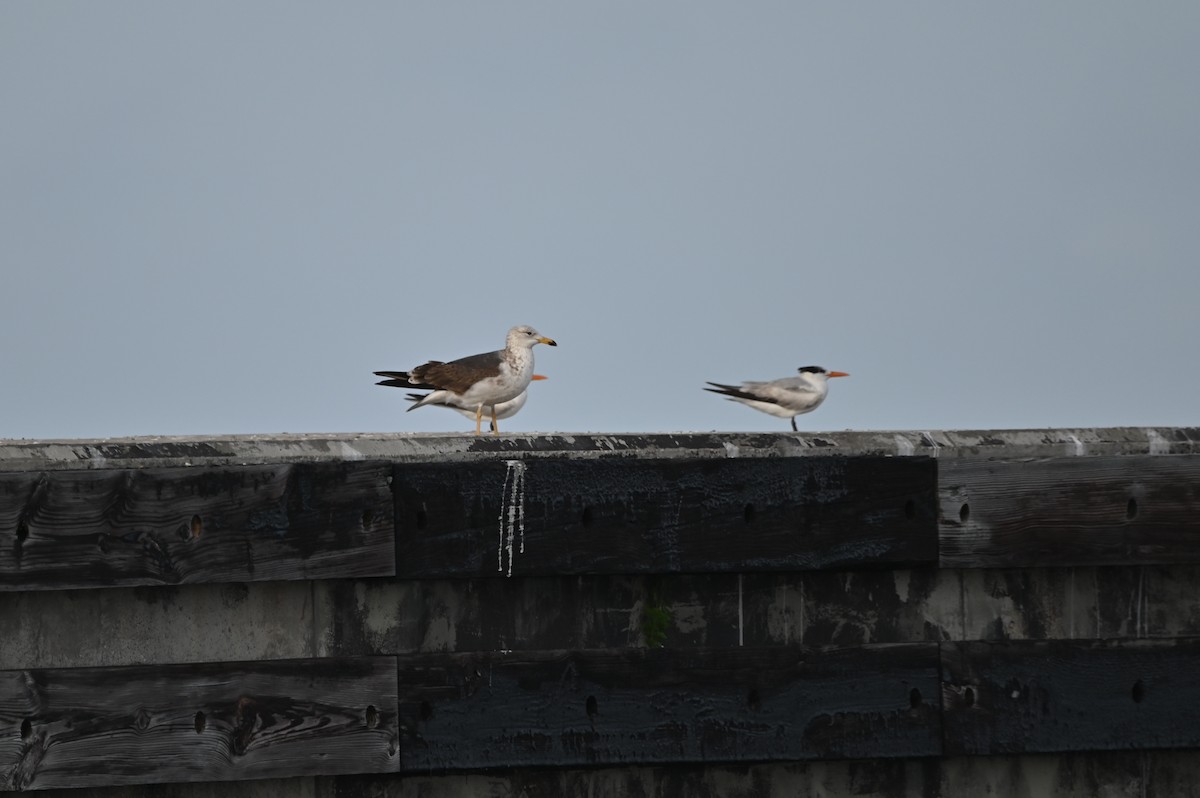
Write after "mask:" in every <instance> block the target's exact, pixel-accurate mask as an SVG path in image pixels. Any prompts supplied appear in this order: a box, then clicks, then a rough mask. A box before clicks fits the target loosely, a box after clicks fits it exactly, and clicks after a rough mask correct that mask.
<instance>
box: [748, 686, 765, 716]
mask: <svg viewBox="0 0 1200 798" xmlns="http://www.w3.org/2000/svg"><path fill="white" fill-rule="evenodd" d="M746 705H747V706H748V707H750V711H751V712H758V711H759V710H760V709H762V696H760V695H759V694H758V690H756V689H754V688H751V689H750V693H749V694H748V695H747V696H746Z"/></svg>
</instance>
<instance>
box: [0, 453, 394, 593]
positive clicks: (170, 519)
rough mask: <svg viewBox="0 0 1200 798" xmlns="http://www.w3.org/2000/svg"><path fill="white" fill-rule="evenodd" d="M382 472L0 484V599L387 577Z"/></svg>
mask: <svg viewBox="0 0 1200 798" xmlns="http://www.w3.org/2000/svg"><path fill="white" fill-rule="evenodd" d="M390 476H391V466H390V465H388V464H383V463H367V462H340V463H336V462H335V463H324V464H317V463H296V464H277V465H257V466H241V467H228V468H203V469H201V468H163V469H145V470H135V469H122V470H111V471H105V470H93V471H55V472H43V473H18V474H12V473H10V474H0V590H55V589H65V588H78V587H99V586H113V585H151V584H177V583H181V582H233V581H239V582H244V581H261V580H271V579H320V578H329V577H352V576H390V575H391V574H392V572H393V566H392V563H393V561H394V556H393V551H394V549H393V542H394V538H393V529H392V500H391V488H390V486H389V484H388V483H389V480H390Z"/></svg>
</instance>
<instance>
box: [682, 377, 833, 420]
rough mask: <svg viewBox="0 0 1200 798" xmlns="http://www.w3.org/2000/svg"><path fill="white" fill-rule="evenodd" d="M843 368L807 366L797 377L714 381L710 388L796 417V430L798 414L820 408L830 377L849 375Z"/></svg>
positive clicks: (778, 414)
mask: <svg viewBox="0 0 1200 798" xmlns="http://www.w3.org/2000/svg"><path fill="white" fill-rule="evenodd" d="M847 376H849V375H848V374H846V373H844V372H841V371H826V370H825V369H823V368H821V367H820V366H804V367H802V368H801V369H799V373H798V374H797V375H796V376H795V377H783V378H782V379H778V380H770V381H768V382H757V381H754V380H748V381H746V382H743V383H742V384H741V385H722V384H721V383H716V382H710V383H708V384H709V385H712V386H714V387H713V388H705V389H704V390H706V391H712V392H713V393H719V394H721V395H722V396H724V397H725V398H726V399H729V400H730V401H733V402H741V403H742V404H744V405H746V406H747V407H753V408H754V409H755V410H758V411H761V412H763V413H767V414H769V415H772V416H775V417H776V418H788V419H791V420H792V429H793V430H795V429H796V416H799V415H802V414H804V413H811V412H812V411H813V410H816V409H817V408H818V407H820V405H821V403H822V402H824V401H825V396H826V395H827V394H828V393H829V378H830V377H847Z"/></svg>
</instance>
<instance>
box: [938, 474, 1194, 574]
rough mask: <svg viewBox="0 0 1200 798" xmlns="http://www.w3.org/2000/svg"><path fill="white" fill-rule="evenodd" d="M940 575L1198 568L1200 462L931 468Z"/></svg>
mask: <svg viewBox="0 0 1200 798" xmlns="http://www.w3.org/2000/svg"><path fill="white" fill-rule="evenodd" d="M939 480H940V483H941V488H940V498H941V507H942V510H941V522H940V536H941V564H942V565H943V566H944V567H971V568H988V567H1007V566H1045V565H1053V566H1066V565H1117V564H1121V565H1151V564H1168V563H1197V562H1200V546H1198V545H1197V542H1198V541H1200V455H1158V456H1148V455H1143V456H1126V457H1061V458H1053V459H1049V460H1035V461H1028V462H1025V461H994V460H969V459H960V460H945V461H942V462H941V463H940V477H939Z"/></svg>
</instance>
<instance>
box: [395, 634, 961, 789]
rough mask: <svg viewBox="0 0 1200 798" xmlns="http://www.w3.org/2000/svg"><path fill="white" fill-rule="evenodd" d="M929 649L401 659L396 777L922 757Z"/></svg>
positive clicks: (926, 746)
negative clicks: (426, 772) (429, 771)
mask: <svg viewBox="0 0 1200 798" xmlns="http://www.w3.org/2000/svg"><path fill="white" fill-rule="evenodd" d="M937 659H938V655H937V646H936V644H933V643H918V644H906V645H881V646H863V647H859V648H852V649H840V650H828V651H813V650H800V649H745V648H743V649H731V650H723V651H669V650H657V651H651V650H645V649H640V650H637V649H627V650H619V651H593V652H570V653H568V652H538V653H526V654H512V653H510V654H504V653H491V654H488V653H481V654H474V655H471V654H452V655H421V656H416V657H404V658H401V660H400V663H399V668H400V674H399V676H400V713H401V729H402V731H401V734H402V742H401V750H402V759H403V767H404V769H405V770H421V769H426V768H448V769H462V768H479V767H500V766H504V767H520V766H526V765H555V766H569V765H577V764H583V763H587V764H593V765H599V764H615V763H623V762H695V761H768V760H792V759H811V758H843V757H856V756H858V757H863V756H871V757H901V756H929V755H934V754H938V753H940V751H941V725H940V721H939V707H938V704H937V701H938V693H937V691H938V689H939V683H938V676H937Z"/></svg>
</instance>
